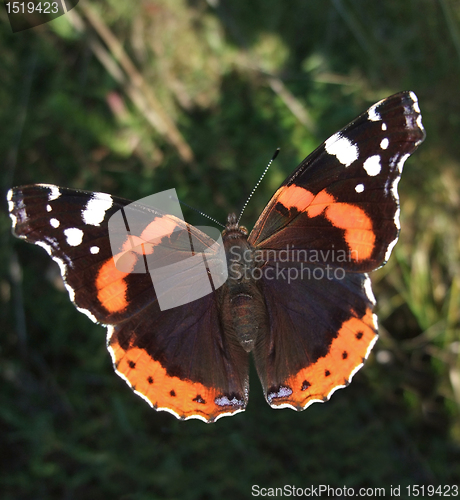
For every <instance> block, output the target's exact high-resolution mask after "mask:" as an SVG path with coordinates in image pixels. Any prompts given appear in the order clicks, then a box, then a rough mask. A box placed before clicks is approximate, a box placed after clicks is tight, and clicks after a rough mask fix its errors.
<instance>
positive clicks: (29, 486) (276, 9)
mask: <svg viewBox="0 0 460 500" xmlns="http://www.w3.org/2000/svg"><path fill="white" fill-rule="evenodd" d="M80 4H81V5H80ZM80 4H79V6H77V7H76V8H75V9H74V10H73V11H72V12H73V13H74V14H75V15H76V16H78V18H77V20H75V19H73V18H72V17H71V16H70V14H69V15H68V16H66V17H65V18H60V19H57V20H55V21H53V22H52V23H50V24H45V25H42V26H40V27H37V28H35V29H31V30H28V31H24V32H20V33H16V34H14V35H13V34H12V33H11V30H10V28H9V25H8V22H7V18H6V15H5V14H4V13H1V14H0V15H1V16H2V21H4V22H2V23H1V24H0V45H1V47H2V51H1V54H0V83H1V85H0V103H1V105H0V124H1V133H0V153H1V157H2V158H3V160H2V164H3V168H2V178H1V182H2V184H1V187H2V193H3V194H6V190H7V189H8V188H9V187H11V185H20V184H26V183H33V182H47V183H54V184H58V185H63V186H68V187H74V188H83V189H89V190H93V191H94V190H100V191H105V192H110V193H112V194H115V195H118V196H123V197H126V198H130V199H137V198H141V197H143V196H146V195H148V194H151V193H154V192H158V191H161V190H163V189H167V188H171V187H175V188H176V189H177V191H178V193H179V196H180V198H181V199H182V200H184V201H185V202H187V203H188V204H190V205H192V206H194V207H197V208H198V209H200V210H202V211H204V212H206V213H208V214H209V215H211V216H213V217H215V218H217V219H218V220H221V221H224V220H225V217H226V214H227V213H228V212H230V211H238V210H239V209H240V208H241V206H242V205H243V203H244V201H245V199H246V198H247V196H248V194H249V193H250V191H251V190H252V187H253V186H254V185H255V183H256V182H257V179H258V177H259V175H260V174H261V172H262V171H263V169H264V167H265V165H266V163H267V161H268V160H269V159H270V157H271V155H272V154H273V152H274V150H275V148H276V147H278V146H279V147H281V154H280V156H279V158H278V159H277V160H276V162H275V163H274V165H273V166H272V168H271V170H270V171H269V173H268V175H267V177H266V178H265V179H264V181H263V183H262V184H261V186H260V188H259V189H258V191H257V192H256V194H255V196H254V198H253V200H252V201H251V203H250V205H249V206H248V209H247V211H246V212H245V216H244V219H243V223H245V224H247V225H248V226H251V224H253V223H254V221H255V220H256V217H257V215H258V214H259V213H260V211H261V210H262V209H263V207H264V206H265V204H266V202H267V201H268V199H269V197H270V196H271V194H272V193H273V192H274V190H275V189H276V188H277V187H278V186H279V184H280V183H281V182H282V181H283V180H284V178H285V176H286V175H287V174H288V173H289V172H291V171H292V170H293V168H294V167H295V166H296V165H297V163H298V162H300V161H301V160H302V159H303V158H304V157H305V156H306V155H307V154H308V153H309V152H311V151H312V150H313V149H314V148H315V147H316V146H317V145H318V144H319V143H320V142H321V141H322V140H324V139H325V138H327V137H328V136H329V135H330V134H331V133H333V132H335V131H336V130H337V129H339V128H340V127H342V126H343V125H345V124H346V123H348V121H349V120H350V119H352V118H354V117H355V116H356V115H357V114H359V113H360V112H362V111H363V110H364V109H366V107H367V106H368V105H370V104H372V103H373V102H375V101H376V100H378V99H380V98H382V97H386V96H387V95H390V94H391V93H393V92H397V91H399V90H403V89H411V90H414V91H415V92H416V93H417V95H418V96H419V101H420V106H421V108H422V113H423V121H424V124H425V127H426V130H427V139H426V141H425V143H424V144H423V145H422V146H421V148H420V150H419V151H417V153H416V154H415V155H414V157H413V158H411V159H410V160H409V161H408V162H407V165H406V168H405V172H404V175H403V178H402V181H401V183H400V194H401V203H402V206H401V215H402V223H401V225H402V232H401V238H400V242H399V243H398V245H397V246H396V248H395V252H394V253H393V256H392V259H391V260H390V262H389V264H388V265H387V266H385V267H384V268H382V269H381V270H379V271H377V272H376V273H374V274H373V282H374V288H375V294H376V296H377V298H378V310H377V313H378V314H379V318H380V332H381V339H380V340H379V342H378V343H377V345H376V348H375V355H373V356H371V358H370V359H369V361H368V362H367V363H366V366H365V368H364V369H363V370H362V371H361V372H359V374H358V375H357V376H356V377H355V380H354V382H353V384H352V385H351V386H350V387H349V388H348V389H347V390H345V391H339V392H338V393H337V394H335V395H334V396H333V397H332V399H331V401H330V402H328V403H326V404H325V405H319V404H316V405H313V406H312V407H311V408H309V409H308V410H307V411H306V412H304V413H294V412H292V411H290V410H283V411H273V410H271V409H270V408H269V407H268V405H266V403H265V401H264V399H263V397H262V394H261V391H260V387H259V382H258V381H257V376H256V374H255V372H254V373H251V375H252V377H251V382H252V385H251V399H250V404H249V408H248V409H247V411H246V412H245V413H243V414H240V415H237V416H235V417H233V418H225V419H222V420H219V421H218V422H217V423H216V424H213V425H205V424H203V423H201V422H197V421H190V422H179V421H177V420H175V419H174V417H172V416H171V415H168V414H166V413H156V412H154V411H152V410H151V409H150V408H149V407H148V406H147V405H146V404H145V403H144V402H143V401H142V400H141V399H139V398H138V397H137V396H135V395H134V394H133V393H131V391H129V389H128V388H127V387H126V384H125V383H124V382H123V381H122V380H121V379H120V378H118V377H116V376H115V375H114V374H113V370H112V367H111V362H110V358H109V356H108V355H107V352H106V350H105V345H104V344H105V332H104V330H103V328H101V327H99V326H96V325H93V324H92V323H91V322H90V321H89V320H88V319H87V318H86V317H85V316H83V315H80V314H78V313H77V312H76V311H75V310H74V308H73V306H72V305H71V304H70V302H69V301H68V297H67V294H66V293H65V291H64V290H63V287H62V282H61V281H60V277H59V275H58V270H57V268H56V266H55V264H54V263H52V262H50V260H49V258H48V256H47V255H46V254H45V253H44V252H43V251H42V250H41V249H40V248H37V247H32V246H29V245H25V244H23V243H22V242H20V241H16V240H13V238H12V237H11V236H10V234H9V219H8V217H7V215H6V211H5V210H3V211H2V212H1V213H0V238H1V241H2V245H1V246H0V256H1V259H0V304H1V309H0V321H1V322H2V335H1V341H0V378H1V384H0V388H1V389H0V428H1V431H0V447H1V449H2V455H1V458H0V461H1V469H0V470H1V472H0V492H1V497H2V498H4V499H6V500H10V499H11V500H13V499H14V500H17V499H29V498H46V499H48V498H91V499H99V498H101V499H105V498H120V499H124V500H131V499H136V500H138V499H139V500H140V499H153V498H178V499H179V498H180V499H181V500H182V499H183V500H192V499H208V498H209V499H214V498H238V497H249V496H250V495H251V486H252V485H253V484H259V485H260V486H261V487H280V486H281V487H282V486H283V485H285V484H293V485H296V486H298V487H306V486H309V485H311V484H313V485H315V484H326V485H330V486H333V487H339V486H342V485H343V484H345V485H346V486H348V487H354V488H358V487H361V486H366V487H385V488H387V494H389V493H388V491H389V487H390V485H391V484H392V485H397V484H400V485H401V486H402V487H403V486H405V485H413V484H429V483H431V484H458V483H459V482H460V466H459V464H460V423H459V422H460V418H459V417H460V313H459V311H460V282H459V276H460V272H459V271H460V269H459V262H460V225H459V224H458V221H459V215H460V214H459V213H460V198H459V194H458V193H460V172H459V158H460V142H459V141H458V137H459V135H460V99H459V97H458V88H459V78H460V52H459V45H458V40H459V39H460V38H459V37H458V33H459V32H460V28H459V23H460V9H459V8H458V5H457V4H456V3H455V2H454V1H453V0H442V1H440V2H431V1H428V0H418V1H415V0H413V1H408V2H369V1H368V0H331V1H328V0H323V1H321V2H307V1H305V0H290V1H289V2H287V3H286V2H280V1H278V0H276V1H275V0H264V1H260V0H253V1H251V2H247V1H243V0H234V1H232V2H223V1H220V2H217V1H214V0H213V1H211V0H208V1H207V2H206V1H205V0H189V1H188V2H186V1H185V0H182V1H175V2H170V1H169V0H158V1H155V2H150V1H143V2H135V3H134V2H121V1H120V0H103V1H98V2H95V1H94V0H86V2H83V1H82V2H80ZM83 4H86V5H89V6H90V7H92V8H93V9H94V11H95V12H97V14H98V18H99V21H100V23H101V24H102V26H105V27H106V28H109V29H110V30H111V31H112V33H113V35H114V38H115V40H116V41H117V42H118V43H119V44H120V46H121V47H123V48H124V50H125V51H126V55H127V57H128V58H129V60H130V61H131V62H132V64H133V65H134V68H137V71H138V72H139V74H140V75H142V77H143V80H144V82H143V84H141V85H140V86H139V87H137V90H136V89H134V90H133V82H135V81H136V75H135V74H134V73H133V72H132V69H129V68H128V69H127V67H125V66H123V63H122V62H121V59H120V55H119V54H120V52H119V51H117V49H116V47H115V45H114V44H113V43H112V42H110V41H107V40H105V41H104V40H103V39H102V38H101V36H102V35H101V33H102V32H101V31H100V25H99V29H98V26H97V25H95V24H92V23H91V22H90V21H89V18H88V16H87V13H86V11H85V7H84V5H83ZM72 19H73V20H72ZM79 26H84V27H85V28H84V31H81V29H80V28H79ZM104 51H105V52H104ZM101 54H105V55H103V56H101ZM107 61H109V62H107ZM104 64H105V65H104ZM114 65H115V66H116V68H118V71H119V73H121V74H122V75H123V77H120V76H119V73H117V70H116V69H114ZM117 75H118V76H117ZM136 92H138V93H137V94H136ZM151 95H153V96H154V97H155V98H156V100H157V101H158V103H159V106H160V111H158V110H157V111H158V112H159V113H160V114H161V113H164V115H165V116H166V117H168V118H169V119H170V121H171V123H172V127H175V128H176V129H177V130H178V131H180V134H181V136H182V140H183V142H184V143H185V144H186V145H188V146H189V147H190V148H191V151H193V155H194V158H193V159H191V160H190V161H187V160H185V159H184V155H183V154H181V152H180V147H178V146H177V141H176V142H174V139H173V133H172V132H171V129H169V131H167V132H164V130H161V127H160V128H159V127H155V126H154V125H152V120H151V119H150V118H151V115H149V110H150V111H151V110H152V109H157V108H155V105H154V104H152V99H150V101H149V100H148V99H149V97H148V96H151ZM136 96H137V98H139V96H140V97H141V98H142V99H145V101H143V102H144V103H147V104H144V105H140V106H139V105H136ZM3 199H4V198H3ZM3 203H4V205H3V206H4V207H6V204H5V202H3ZM184 213H185V215H186V219H187V220H188V221H189V222H191V223H194V224H201V225H203V224H207V222H204V221H203V219H202V218H201V217H200V216H199V215H198V214H196V213H194V212H192V211H189V210H187V209H184Z"/></svg>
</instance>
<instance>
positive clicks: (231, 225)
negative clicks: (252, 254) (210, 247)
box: [222, 214, 249, 239]
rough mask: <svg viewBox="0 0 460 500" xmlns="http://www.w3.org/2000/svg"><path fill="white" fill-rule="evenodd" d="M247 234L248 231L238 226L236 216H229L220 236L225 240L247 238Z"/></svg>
mask: <svg viewBox="0 0 460 500" xmlns="http://www.w3.org/2000/svg"><path fill="white" fill-rule="evenodd" d="M248 234H249V233H248V230H247V229H246V228H245V227H244V226H240V225H239V224H238V218H237V217H236V214H229V215H228V217H227V224H226V225H225V229H224V230H223V231H222V236H223V237H224V238H226V239H236V238H241V237H242V236H243V237H245V238H247V236H248Z"/></svg>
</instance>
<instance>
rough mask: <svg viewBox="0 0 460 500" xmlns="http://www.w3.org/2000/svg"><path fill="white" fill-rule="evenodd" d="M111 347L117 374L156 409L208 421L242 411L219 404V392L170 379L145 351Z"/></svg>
mask: <svg viewBox="0 0 460 500" xmlns="http://www.w3.org/2000/svg"><path fill="white" fill-rule="evenodd" d="M110 348H111V349H112V350H113V357H114V362H115V366H116V370H117V372H118V373H119V374H121V375H123V377H125V378H126V379H127V380H128V381H129V383H130V384H131V386H132V388H133V389H134V390H135V391H137V392H138V393H140V394H142V395H143V396H144V397H145V398H146V399H148V400H149V401H150V403H151V404H152V406H153V407H154V408H156V409H167V410H170V411H173V412H174V413H175V414H176V415H177V416H178V417H180V418H187V417H193V416H195V417H196V416H200V417H202V418H204V419H205V420H214V419H215V418H216V417H218V416H219V415H220V414H222V413H233V412H235V411H237V410H239V408H231V407H229V406H219V405H217V404H216V403H215V400H216V398H218V397H219V395H220V393H219V392H218V391H217V390H216V389H212V388H207V387H205V386H204V385H202V384H200V383H197V382H191V381H188V380H182V379H180V378H178V377H170V376H169V375H168V374H167V372H166V370H165V369H164V368H163V366H161V364H160V363H159V362H158V361H155V360H154V359H153V358H152V357H151V356H149V354H148V353H147V352H146V351H145V350H143V349H139V348H137V347H130V348H128V350H124V349H123V348H122V347H121V346H120V345H119V344H118V343H114V344H111V345H110Z"/></svg>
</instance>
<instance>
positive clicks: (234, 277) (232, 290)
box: [222, 214, 266, 352]
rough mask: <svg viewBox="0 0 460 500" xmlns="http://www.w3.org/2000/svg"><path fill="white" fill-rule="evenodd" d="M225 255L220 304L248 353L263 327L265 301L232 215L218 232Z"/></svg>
mask: <svg viewBox="0 0 460 500" xmlns="http://www.w3.org/2000/svg"><path fill="white" fill-rule="evenodd" d="M222 238H223V243H224V248H225V253H226V256H227V265H228V279H227V283H226V286H225V287H224V288H225V290H224V291H223V301H225V302H228V306H229V307H227V308H223V310H227V311H229V315H230V316H231V317H230V318H228V320H230V321H227V324H230V325H231V329H232V332H230V333H232V334H233V336H235V337H236V339H237V340H238V342H239V343H240V344H241V345H242V347H243V348H244V349H245V350H246V351H247V352H250V351H252V349H253V348H254V344H255V341H256V339H257V336H258V334H259V333H260V332H261V331H263V330H264V328H265V325H266V307H265V301H264V298H263V295H262V292H261V289H260V283H259V282H258V281H257V280H255V279H254V269H255V267H256V263H255V260H254V248H253V247H252V245H251V244H250V243H249V242H248V231H247V229H246V228H245V227H244V226H239V225H238V222H237V219H236V215H235V214H230V215H229V216H228V219H227V225H226V228H225V230H224V231H223V233H222Z"/></svg>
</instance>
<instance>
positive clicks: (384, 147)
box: [380, 137, 390, 149]
mask: <svg viewBox="0 0 460 500" xmlns="http://www.w3.org/2000/svg"><path fill="white" fill-rule="evenodd" d="M389 143H390V141H389V140H388V139H387V138H386V137H385V138H384V139H382V141H381V142H380V147H381V148H382V149H387V147H388V144H389Z"/></svg>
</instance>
